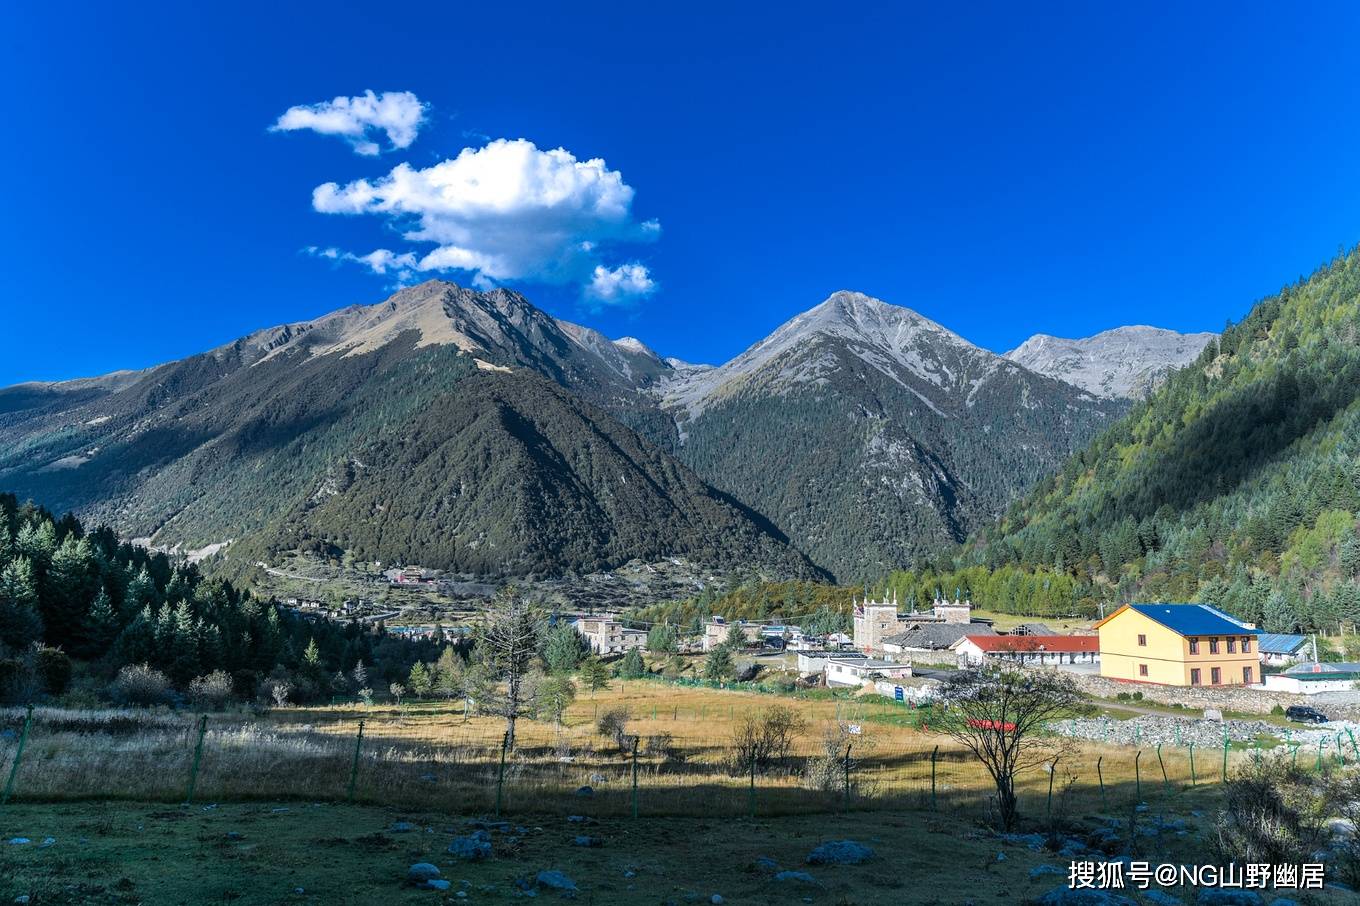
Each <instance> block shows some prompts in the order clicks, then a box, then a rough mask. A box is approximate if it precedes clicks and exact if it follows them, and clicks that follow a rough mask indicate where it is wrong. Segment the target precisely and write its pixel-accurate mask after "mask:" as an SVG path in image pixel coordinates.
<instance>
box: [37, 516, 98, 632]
mask: <svg viewBox="0 0 1360 906" xmlns="http://www.w3.org/2000/svg"><path fill="white" fill-rule="evenodd" d="M98 588H99V579H98V573H97V572H96V571H95V562H94V552H93V551H92V550H91V548H90V542H89V540H88V539H85V538H77V537H76V536H75V535H74V534H70V535H67V536H66V540H64V541H62V543H61V546H60V547H58V548H57V549H56V551H55V552H54V553H53V554H52V561H51V563H50V565H49V566H48V568H47V576H46V579H45V580H44V582H43V583H42V591H41V596H42V615H43V625H44V626H45V628H46V630H47V642H48V644H50V645H53V646H56V647H64V648H67V649H68V650H72V651H79V650H82V649H83V648H84V647H85V645H84V640H83V639H82V638H81V630H82V628H83V627H84V625H85V618H86V614H87V613H88V612H89V609H90V604H91V603H92V602H93V601H94V596H95V594H96V593H97V592H98Z"/></svg>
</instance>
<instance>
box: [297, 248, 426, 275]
mask: <svg viewBox="0 0 1360 906" xmlns="http://www.w3.org/2000/svg"><path fill="white" fill-rule="evenodd" d="M304 251H305V252H307V254H309V255H315V256H316V257H318V258H327V259H330V260H331V261H352V262H354V263H355V264H362V265H363V266H364V267H366V268H368V269H369V270H370V271H372V272H373V273H375V274H387V273H393V274H395V275H396V276H397V277H404V276H409V275H410V274H411V272H412V271H414V270H415V266H416V256H415V255H414V254H412V253H411V252H402V253H400V254H398V253H397V252H394V251H392V250H391V249H374V250H373V251H371V252H369V253H368V254H367V255H356V254H354V253H353V252H343V251H341V250H340V249H337V248H324V249H323V248H317V247H316V246H314V245H313V246H308V247H307V248H306V249H304Z"/></svg>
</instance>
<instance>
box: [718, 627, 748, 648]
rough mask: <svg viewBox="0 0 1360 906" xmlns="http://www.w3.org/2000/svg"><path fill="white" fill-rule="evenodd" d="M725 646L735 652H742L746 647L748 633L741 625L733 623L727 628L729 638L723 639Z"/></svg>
mask: <svg viewBox="0 0 1360 906" xmlns="http://www.w3.org/2000/svg"><path fill="white" fill-rule="evenodd" d="M723 645H725V646H726V647H728V648H731V649H732V650H733V651H740V650H742V649H743V648H745V647H746V632H745V631H744V629H743V627H742V625H741V624H740V623H733V624H731V625H730V626H728V627H727V637H726V638H725V639H723Z"/></svg>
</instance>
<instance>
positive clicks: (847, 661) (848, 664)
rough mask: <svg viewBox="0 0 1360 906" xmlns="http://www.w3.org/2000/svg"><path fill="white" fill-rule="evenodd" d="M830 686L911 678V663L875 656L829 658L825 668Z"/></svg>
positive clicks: (858, 684)
mask: <svg viewBox="0 0 1360 906" xmlns="http://www.w3.org/2000/svg"><path fill="white" fill-rule="evenodd" d="M823 669H824V670H825V671H826V672H825V674H824V675H825V676H826V684H827V685H828V686H855V687H858V686H863V685H864V684H865V683H872V682H874V681H876V680H880V679H910V678H911V665H910V664H894V663H893V662H892V661H880V660H875V659H874V658H836V657H833V658H827V659H826V662H825V666H824V668H823Z"/></svg>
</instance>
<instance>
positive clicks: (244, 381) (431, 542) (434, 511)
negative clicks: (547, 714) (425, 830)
mask: <svg viewBox="0 0 1360 906" xmlns="http://www.w3.org/2000/svg"><path fill="white" fill-rule="evenodd" d="M530 370H532V371H536V372H539V373H542V374H546V375H548V376H550V377H551V378H552V379H554V380H555V381H557V382H559V383H560V384H561V385H562V386H564V387H568V388H571V389H572V390H573V391H574V393H575V394H578V395H575V396H573V395H568V394H566V393H564V392H561V391H555V392H548V391H547V390H545V385H544V382H543V381H542V380H541V379H536V380H526V379H524V377H525V374H526V373H527V372H528V371H530ZM666 370H669V366H667V365H666V364H665V363H663V362H661V360H660V359H659V358H657V357H656V356H655V354H653V353H651V352H650V351H649V350H646V349H645V347H641V346H640V344H635V343H624V344H615V343H612V342H610V341H609V340H607V339H605V338H603V337H602V336H601V335H599V334H597V333H595V332H594V331H590V330H587V329H585V328H579V327H576V326H575V325H569V324H565V322H558V321H556V320H555V319H552V318H550V317H548V316H547V315H545V314H543V313H542V312H540V311H539V310H538V309H536V308H534V307H533V306H531V305H529V304H528V303H527V302H526V301H525V300H524V299H523V297H521V296H519V295H517V294H515V293H511V292H508V291H504V290H496V291H493V292H490V293H475V292H472V291H469V290H465V289H462V288H460V287H457V286H454V285H453V284H449V283H443V282H438V281H432V282H430V283H426V284H422V285H420V286H417V287H412V288H410V289H408V290H403V291H402V292H400V293H397V294H396V295H395V296H393V297H392V298H391V299H388V300H387V301H385V302H383V303H379V304H377V305H371V306H355V307H351V308H346V309H343V310H341V311H338V312H335V313H333V314H331V315H327V316H325V317H323V318H319V319H316V320H314V321H308V322H300V323H296V324H289V325H283V326H280V327H276V328H271V329H269V330H264V331H259V332H257V333H254V334H251V335H250V336H248V337H244V338H242V339H240V340H238V341H236V342H234V343H230V344H227V345H225V346H222V347H219V348H218V349H215V350H212V351H210V352H207V353H203V354H201V355H196V356H191V357H189V358H187V359H183V360H181V361H178V362H172V363H169V364H166V365H162V366H159V367H157V368H152V369H148V370H146V371H143V372H137V373H134V374H119V375H111V376H108V377H106V378H99V379H92V380H84V381H75V382H67V383H63V384H46V385H39V384H29V385H20V386H18V387H12V388H7V389H4V390H0V488H6V489H9V490H12V491H14V492H15V493H17V494H19V495H20V496H21V497H23V498H32V499H34V500H37V501H40V502H42V503H44V504H45V505H47V506H49V507H51V508H53V509H59V510H62V511H65V510H73V511H75V512H78V513H80V514H81V515H82V516H86V517H89V518H92V519H97V520H99V521H101V522H107V523H108V524H110V525H112V526H114V527H116V528H117V530H118V531H119V532H121V533H122V534H123V535H124V536H125V537H141V538H148V539H150V540H152V541H153V542H154V543H156V544H158V545H164V546H174V545H178V546H181V547H182V548H183V549H200V548H204V547H209V546H222V545H225V544H226V543H227V542H235V544H233V545H230V546H227V547H226V554H225V556H227V557H228V558H235V559H236V560H237V561H238V563H239V561H240V559H241V557H243V556H246V555H247V554H248V553H249V552H251V551H259V550H263V549H265V547H267V546H269V545H273V544H275V543H276V542H277V540H278V538H279V537H280V534H279V532H281V531H283V530H284V528H287V527H290V526H292V527H296V528H298V529H299V530H302V529H307V528H308V527H309V526H310V527H311V528H310V530H308V531H306V532H304V533H302V534H300V535H298V537H299V539H300V540H306V541H309V542H313V543H315V544H330V545H333V544H334V542H335V541H336V539H338V538H340V537H342V536H343V537H344V538H345V539H346V540H347V541H350V542H352V543H356V544H359V543H362V544H363V546H364V549H365V550H368V549H370V548H371V549H373V550H376V551H382V552H383V555H384V558H385V559H402V560H407V561H408V562H409V560H411V559H414V558H416V556H417V555H428V556H431V557H435V556H437V555H447V556H448V558H449V559H447V560H442V561H441V560H437V559H435V560H429V561H427V562H426V565H429V566H436V567H455V566H467V567H469V568H476V569H478V570H481V571H485V572H486V573H488V574H498V575H499V574H505V573H514V572H516V571H540V570H560V571H579V570H588V569H599V568H604V567H605V566H610V565H621V564H622V563H625V562H627V561H628V560H630V559H632V558H633V557H641V556H658V557H662V556H668V555H672V554H674V555H695V554H698V553H700V552H707V553H712V554H714V555H715V556H716V555H721V562H722V563H723V564H729V565H730V564H732V563H734V562H735V561H738V560H740V561H741V564H742V566H743V567H747V568H750V569H753V570H757V571H759V570H770V571H772V572H773V573H774V574H780V575H783V574H792V575H803V574H811V573H812V572H814V571H812V570H811V568H810V567H809V566H808V564H807V563H806V560H805V559H804V558H803V557H801V556H800V555H799V554H797V553H796V552H793V551H791V550H789V548H788V545H787V544H786V543H785V542H784V541H783V540H782V538H780V537H778V535H777V533H775V532H773V531H771V530H769V529H768V528H767V527H766V526H765V524H764V523H763V521H762V520H761V519H760V518H759V517H757V516H755V515H754V514H751V513H749V512H747V511H746V510H745V509H744V508H742V507H741V506H739V505H737V504H734V503H730V502H728V501H726V500H725V499H724V498H723V497H722V496H721V495H719V494H716V493H715V492H714V491H713V490H712V489H711V488H709V487H707V486H705V485H704V483H703V482H702V481H701V480H699V479H697V478H696V477H695V476H694V475H693V474H692V473H691V472H690V471H689V470H688V469H686V468H685V467H684V466H682V465H681V464H680V463H678V462H677V461H675V460H674V459H673V458H672V457H670V456H669V454H667V453H665V452H664V451H662V450H660V449H657V448H656V447H655V446H654V445H653V444H651V443H649V442H647V441H646V440H644V439H642V438H640V437H638V436H637V435H635V434H633V432H632V431H631V430H630V429H628V428H626V427H624V426H623V425H621V424H619V423H618V422H617V421H616V420H615V419H614V417H612V416H611V414H610V411H621V410H624V409H627V408H629V406H631V405H632V402H631V401H632V397H631V396H629V395H630V394H633V393H634V392H635V389H636V388H639V387H644V386H646V385H647V383H649V382H650V381H652V380H653V379H654V378H655V376H656V374H657V373H658V372H659V371H666ZM464 392H466V394H467V396H463V394H464ZM586 400H594V401H596V402H598V404H599V406H601V407H606V408H608V409H609V411H606V408H597V407H596V406H595V405H592V404H591V403H589V402H587V401H586ZM649 405H650V404H649ZM478 406H480V407H483V408H482V409H476V407H478ZM650 409H651V411H658V410H656V407H655V406H654V405H650ZM640 420H645V419H640ZM439 431H448V432H455V433H457V436H454V435H447V436H435V435H436V434H437V433H438V432H439ZM557 444H561V446H557ZM417 449H419V450H423V451H427V452H428V455H429V456H431V457H433V458H432V459H431V460H430V461H428V462H427V461H423V460H420V459H419V458H418V457H416V456H415V455H414V454H413V453H412V451H413V450H417ZM366 456H367V457H370V458H372V459H373V460H374V462H376V463H377V464H378V465H377V467H376V470H375V471H367V472H366V471H364V470H363V468H362V465H363V464H364V463H365V462H366V461H365V459H364V457H366ZM351 471H353V472H354V475H353V476H352V488H350V486H349V485H346V489H347V490H351V491H352V493H353V494H354V495H355V496H356V497H359V496H360V495H362V494H365V493H368V494H370V495H372V494H378V493H381V494H382V495H385V496H384V499H382V500H376V499H374V498H373V497H372V496H369V497H364V498H362V499H363V500H364V501H365V506H366V509H364V510H363V511H362V512H358V511H354V512H351V511H348V510H345V509H344V508H343V507H342V505H341V503H342V501H346V500H349V499H350V498H349V497H347V496H346V495H345V494H341V493H339V492H338V490H337V487H338V486H337V482H343V481H346V480H350V479H347V478H346V476H347V475H349V473H350V472H351ZM455 478H456V479H457V481H455V480H454V479H455ZM416 481H419V482H423V483H422V484H419V485H413V482H416ZM375 487H376V488H377V489H376V490H375ZM431 494H432V495H434V496H429V495H431ZM328 498H335V499H328ZM312 510H315V513H313V512H312ZM375 512H379V513H382V514H383V518H382V519H381V520H378V519H377V518H376V517H375V516H374V515H373V514H374V513H375ZM299 514H307V515H309V516H310V517H311V518H312V519H314V520H315V521H314V522H310V521H308V520H305V519H302V516H301V515H299ZM572 514H575V515H572ZM285 517H288V518H291V519H292V520H294V521H288V520H287V519H286V518H285ZM535 517H541V518H535ZM355 518H362V519H366V520H368V521H369V524H368V525H367V526H365V527H364V528H366V529H369V531H366V532H365V531H360V530H359V528H356V527H354V526H349V525H346V523H347V521H348V520H350V519H355ZM297 520H301V521H297ZM328 520H329V521H328ZM397 526H405V528H404V529H402V530H400V531H398V529H397V528H396V527H397ZM342 529H343V531H342ZM512 531H513V533H514V534H513V535H511V534H507V533H508V532H512ZM398 538H400V539H401V541H402V543H406V544H409V545H410V549H409V550H406V551H404V552H399V551H397V550H396V549H395V547H394V543H395V542H394V540H393V539H398ZM719 539H721V540H722V543H719ZM248 541H249V542H254V543H247V542H248ZM233 548H236V549H237V550H239V551H240V552H241V553H240V554H237V553H235V552H234V551H233ZM473 552H475V554H474V553H473ZM710 565H717V561H714V562H713V563H712V564H710ZM234 571H235V570H234Z"/></svg>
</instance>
